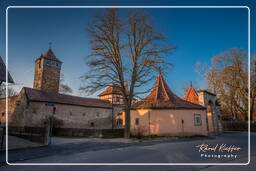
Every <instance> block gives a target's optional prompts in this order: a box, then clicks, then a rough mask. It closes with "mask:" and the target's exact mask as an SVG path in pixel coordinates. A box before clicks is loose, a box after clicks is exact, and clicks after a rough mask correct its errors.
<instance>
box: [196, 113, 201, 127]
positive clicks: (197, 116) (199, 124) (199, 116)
mask: <svg viewBox="0 0 256 171" xmlns="http://www.w3.org/2000/svg"><path fill="white" fill-rule="evenodd" d="M194 124H195V126H201V125H202V120H201V115H200V114H195V115H194Z"/></svg>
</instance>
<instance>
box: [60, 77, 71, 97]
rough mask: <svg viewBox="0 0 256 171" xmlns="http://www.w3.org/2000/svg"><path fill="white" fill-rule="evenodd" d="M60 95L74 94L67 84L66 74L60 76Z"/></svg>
mask: <svg viewBox="0 0 256 171" xmlns="http://www.w3.org/2000/svg"><path fill="white" fill-rule="evenodd" d="M59 93H60V94H72V93H73V90H72V88H70V87H69V86H68V85H67V84H65V79H64V74H61V76H60V86H59Z"/></svg>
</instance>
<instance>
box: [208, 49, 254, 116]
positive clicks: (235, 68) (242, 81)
mask: <svg viewBox="0 0 256 171" xmlns="http://www.w3.org/2000/svg"><path fill="white" fill-rule="evenodd" d="M205 78H206V80H207V82H208V86H209V88H210V89H211V90H212V91H213V92H214V93H216V94H217V95H218V98H219V100H220V103H221V107H222V110H225V111H228V112H229V113H231V114H232V116H234V117H235V118H238V117H241V116H243V117H245V118H247V113H248V109H249V110H250V111H251V112H252V111H253V102H254V101H255V97H256V79H255V72H253V70H251V91H250V101H251V103H250V106H249V108H248V104H249V103H248V97H249V89H248V78H249V74H248V54H247V53H246V52H244V51H242V50H241V49H230V50H228V51H225V52H223V53H221V54H219V55H217V56H215V57H213V58H212V64H211V66H210V67H209V68H208V69H207V70H206V72H205Z"/></svg>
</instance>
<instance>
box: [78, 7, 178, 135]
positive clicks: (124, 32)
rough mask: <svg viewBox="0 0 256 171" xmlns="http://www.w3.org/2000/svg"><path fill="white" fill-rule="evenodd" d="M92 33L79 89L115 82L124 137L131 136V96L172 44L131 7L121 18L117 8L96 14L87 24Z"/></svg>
mask: <svg viewBox="0 0 256 171" xmlns="http://www.w3.org/2000/svg"><path fill="white" fill-rule="evenodd" d="M87 31H88V33H89V34H90V36H91V42H90V43H91V54H90V55H89V56H88V57H87V64H88V66H89V68H90V70H89V71H88V72H87V73H86V74H85V75H83V77H82V79H83V81H84V86H82V87H81V88H80V90H82V91H84V92H86V93H94V92H96V91H98V90H101V89H102V88H104V87H106V86H109V85H112V84H115V85H118V86H119V87H120V90H121V92H122V94H123V99H124V105H125V118H126V119H125V137H126V138H129V137H130V109H131V104H132V100H133V98H134V97H136V96H139V95H140V94H143V93H145V92H148V89H146V90H145V89H144V90H141V89H142V88H141V87H143V86H145V84H146V83H148V82H149V81H151V80H152V79H153V78H154V77H155V75H156V71H163V70H164V69H166V68H167V66H168V65H169V64H168V63H167V62H166V61H165V60H164V57H165V56H166V54H168V53H169V52H170V51H171V50H172V49H173V48H174V47H173V46H172V45H169V44H167V43H166V42H165V37H164V36H163V35H162V34H159V33H156V32H155V30H154V28H153V24H152V23H151V22H150V19H149V16H148V15H147V14H145V13H142V12H140V11H130V13H129V15H127V16H126V17H122V18H120V16H119V14H118V10H117V9H108V10H106V11H105V13H104V14H103V15H97V16H96V17H95V18H94V21H93V22H92V23H90V24H89V25H88V27H87Z"/></svg>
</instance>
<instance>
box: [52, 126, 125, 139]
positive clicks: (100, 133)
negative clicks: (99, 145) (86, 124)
mask: <svg viewBox="0 0 256 171" xmlns="http://www.w3.org/2000/svg"><path fill="white" fill-rule="evenodd" d="M53 135H54V136H69V137H95V138H121V137H124V129H79V128H54V129H53Z"/></svg>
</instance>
